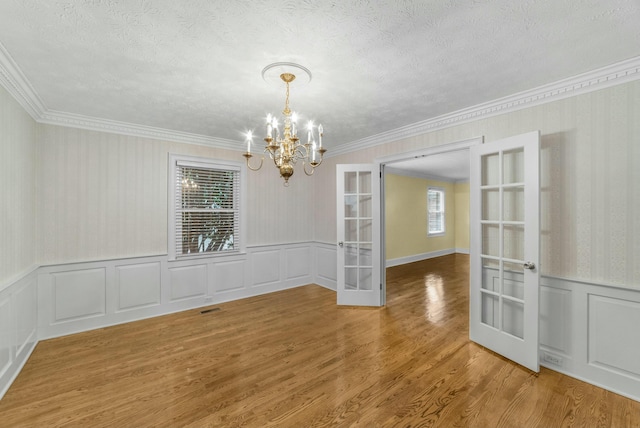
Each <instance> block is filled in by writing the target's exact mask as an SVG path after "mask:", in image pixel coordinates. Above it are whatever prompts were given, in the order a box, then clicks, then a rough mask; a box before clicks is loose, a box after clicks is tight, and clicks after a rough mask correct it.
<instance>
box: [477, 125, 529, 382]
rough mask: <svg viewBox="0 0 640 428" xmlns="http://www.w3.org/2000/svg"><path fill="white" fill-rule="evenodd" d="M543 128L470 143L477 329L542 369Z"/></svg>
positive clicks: (483, 338)
mask: <svg viewBox="0 0 640 428" xmlns="http://www.w3.org/2000/svg"><path fill="white" fill-rule="evenodd" d="M539 153H540V133H539V132H537V131H536V132H531V133H527V134H522V135H518V136H515V137H510V138H506V139H503V140H500V141H495V142H491V143H488V144H483V145H478V146H474V147H471V149H470V161H471V180H470V183H471V195H470V198H471V207H470V208H471V213H470V215H471V243H470V244H471V259H470V282H471V284H470V293H471V294H470V308H469V336H470V338H471V340H473V341H474V342H477V343H479V344H480V345H482V346H485V347H487V348H489V349H491V350H493V351H495V352H497V353H499V354H501V355H503V356H505V357H507V358H509V359H510V360H513V361H515V362H517V363H519V364H521V365H523V366H525V367H527V368H528V369H530V370H533V371H535V372H538V371H539V370H540V364H539V358H538V349H539V344H538V341H539V338H538V290H539V283H540V271H539V269H538V266H537V265H538V261H539V254H540V251H539V241H540V220H539V217H540V211H539V200H540V182H539V158H540V155H539Z"/></svg>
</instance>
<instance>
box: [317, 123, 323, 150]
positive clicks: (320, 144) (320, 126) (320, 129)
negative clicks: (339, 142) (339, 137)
mask: <svg viewBox="0 0 640 428" xmlns="http://www.w3.org/2000/svg"><path fill="white" fill-rule="evenodd" d="M318 143H319V146H320V148H322V124H320V125H319V126H318Z"/></svg>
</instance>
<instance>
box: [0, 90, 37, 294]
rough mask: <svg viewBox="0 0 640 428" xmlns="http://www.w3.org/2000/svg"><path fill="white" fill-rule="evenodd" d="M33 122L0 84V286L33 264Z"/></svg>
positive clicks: (34, 241)
mask: <svg viewBox="0 0 640 428" xmlns="http://www.w3.org/2000/svg"><path fill="white" fill-rule="evenodd" d="M35 156H36V123H35V121H34V120H33V119H32V118H31V117H30V116H29V115H28V114H27V113H26V112H25V111H24V110H23V109H22V107H21V106H20V105H19V104H18V103H17V102H16V101H15V100H14V99H13V97H12V96H11V95H9V94H8V93H7V92H6V91H5V90H4V88H3V87H1V86H0V195H2V203H1V204H0V290H1V289H2V288H3V286H4V285H5V284H6V283H8V282H10V280H12V279H15V278H16V277H18V276H21V275H22V274H24V273H26V272H27V271H28V270H30V268H32V267H35V266H36V248H37V247H38V246H39V245H40V238H41V237H40V236H37V235H36V233H35V200H36V199H35V195H36V191H35Z"/></svg>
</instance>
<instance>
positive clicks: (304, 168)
mask: <svg viewBox="0 0 640 428" xmlns="http://www.w3.org/2000/svg"><path fill="white" fill-rule="evenodd" d="M318 165H320V164H318ZM309 166H310V167H311V172H309V171H307V163H306V162H302V170H303V171H304V173H305V174H306V175H309V176H311V175H313V173H314V172H316V167H315V166H313V165H311V164H309Z"/></svg>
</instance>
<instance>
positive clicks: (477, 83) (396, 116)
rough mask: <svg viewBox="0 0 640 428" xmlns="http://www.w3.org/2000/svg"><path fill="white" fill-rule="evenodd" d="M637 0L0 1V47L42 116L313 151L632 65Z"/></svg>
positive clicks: (637, 39) (639, 43)
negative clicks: (283, 124) (257, 139)
mask: <svg viewBox="0 0 640 428" xmlns="http://www.w3.org/2000/svg"><path fill="white" fill-rule="evenodd" d="M639 4H640V2H638V1H637V0H608V1H602V0H548V1H542V0H491V1H480V0H395V1H391V0H387V1H381V0H360V1H348V0H347V1H311V0H254V1H237V0H234V1H230V0H224V1H212V0H180V1H178V0H126V1H125V0H122V1H117V0H84V1H83V0H65V1H53V0H2V1H0V43H1V44H2V45H3V46H4V48H5V49H6V51H7V52H8V53H9V55H10V56H11V57H12V58H13V60H14V61H15V63H16V64H17V65H18V66H19V68H20V69H21V70H22V72H23V74H24V76H25V77H26V79H27V80H28V81H29V82H30V83H31V85H32V87H33V89H34V91H35V93H36V94H37V95H38V96H39V97H40V99H41V100H42V102H43V104H44V106H45V108H46V109H47V110H49V111H60V112H66V113H74V114H81V115H86V116H91V117H96V118H103V119H109V120H113V121H122V122H128V123H134V124H139V125H145V126H151V127H158V128H165V129H170V130H175V131H181V132H188V133H194V134H202V135H206V136H212V137H217V138H224V139H230V140H238V141H240V140H242V133H243V132H244V131H247V130H249V129H252V130H253V131H254V133H258V134H260V133H261V131H262V129H261V126H262V122H261V118H262V117H263V116H265V115H266V113H268V112H273V113H276V112H278V111H280V110H281V109H282V107H283V103H284V90H283V88H274V87H272V86H270V85H268V84H267V83H265V81H264V80H262V77H261V70H262V69H263V68H264V67H265V66H266V65H268V64H270V63H273V62H280V61H288V62H296V63H299V64H301V65H303V66H305V67H307V68H308V69H310V70H311V72H312V74H313V79H312V81H311V82H310V83H309V84H308V85H306V86H304V87H302V88H300V90H298V91H297V92H296V90H292V93H291V106H292V108H293V109H294V110H295V111H298V112H300V114H301V115H303V116H306V118H309V119H314V120H315V121H316V123H317V122H322V123H323V124H324V129H325V142H326V144H327V146H328V148H329V149H331V147H336V146H337V145H339V144H342V143H348V142H352V141H357V140H359V139H362V138H366V137H369V136H372V135H375V134H378V133H381V132H384V131H388V130H392V129H396V128H399V127H401V126H405V125H409V124H412V123H415V122H419V121H422V120H426V119H429V118H433V117H436V116H439V115H442V114H445V113H449V112H452V111H455V110H459V109H462V108H465V107H469V106H472V105H476V104H479V103H483V102H486V101H490V100H494V99H497V98H500V97H503V96H506V95H509V94H513V93H516V92H520V91H523V90H526V89H530V88H533V87H536V86H540V85H543V84H546V83H550V82H554V81H557V80H560V79H563V78H567V77H570V76H574V75H577V74H580V73H583V72H587V71H590V70H593V69H596V68H600V67H603V66H606V65H609V64H612V63H615V62H618V61H621V60H625V59H628V58H632V57H635V56H637V55H639V54H640V30H639V29H640V24H638V23H639V22H640V6H639Z"/></svg>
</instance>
